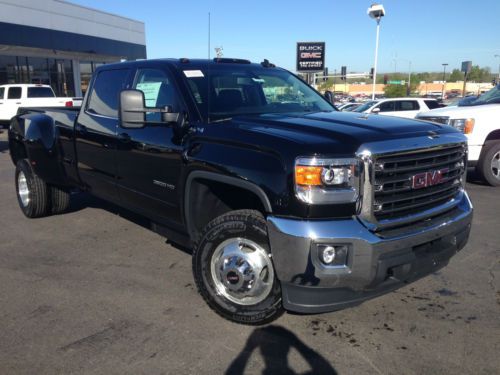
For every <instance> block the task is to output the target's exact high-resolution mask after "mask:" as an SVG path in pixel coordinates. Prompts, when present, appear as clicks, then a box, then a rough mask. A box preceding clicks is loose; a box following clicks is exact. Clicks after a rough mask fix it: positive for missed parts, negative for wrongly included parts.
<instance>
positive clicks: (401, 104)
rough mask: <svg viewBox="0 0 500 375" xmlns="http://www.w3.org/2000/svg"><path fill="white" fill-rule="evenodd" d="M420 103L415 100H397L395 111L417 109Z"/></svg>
mask: <svg viewBox="0 0 500 375" xmlns="http://www.w3.org/2000/svg"><path fill="white" fill-rule="evenodd" d="M419 109H420V105H419V104H418V102H417V101H416V100H400V101H398V102H397V105H396V111H418V110H419Z"/></svg>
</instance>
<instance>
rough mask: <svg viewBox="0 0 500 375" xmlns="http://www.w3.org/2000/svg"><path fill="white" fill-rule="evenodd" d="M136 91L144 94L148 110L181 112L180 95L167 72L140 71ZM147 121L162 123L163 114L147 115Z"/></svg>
mask: <svg viewBox="0 0 500 375" xmlns="http://www.w3.org/2000/svg"><path fill="white" fill-rule="evenodd" d="M134 89H136V90H140V91H142V92H143V93H144V101H145V105H146V107H147V108H165V107H166V106H170V107H171V109H172V112H179V111H180V103H179V95H178V94H177V90H176V88H175V86H174V84H173V82H172V79H171V78H170V77H169V75H168V74H167V72H165V71H163V70H160V69H139V70H138V71H137V76H136V79H135V83H134ZM146 120H147V121H161V113H153V112H147V113H146Z"/></svg>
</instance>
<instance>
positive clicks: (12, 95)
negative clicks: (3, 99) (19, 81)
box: [7, 87, 21, 99]
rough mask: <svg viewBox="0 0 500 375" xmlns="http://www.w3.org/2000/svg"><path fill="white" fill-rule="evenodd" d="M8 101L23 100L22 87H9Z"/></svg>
mask: <svg viewBox="0 0 500 375" xmlns="http://www.w3.org/2000/svg"><path fill="white" fill-rule="evenodd" d="M7 99H21V87H9V91H8V92H7Z"/></svg>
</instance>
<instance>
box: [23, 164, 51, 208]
mask: <svg viewBox="0 0 500 375" xmlns="http://www.w3.org/2000/svg"><path fill="white" fill-rule="evenodd" d="M16 192H17V201H18V203H19V207H20V208H21V210H22V211H23V213H24V215H25V216H26V217H29V218H35V217H41V216H45V215H47V211H48V204H49V203H48V201H49V199H48V189H47V184H46V183H45V182H44V181H43V180H42V179H40V177H38V176H37V175H36V174H35V172H34V171H33V168H31V165H30V164H29V163H28V161H27V160H26V159H21V160H19V161H18V162H17V163H16Z"/></svg>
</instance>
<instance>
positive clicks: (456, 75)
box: [448, 69, 464, 82]
mask: <svg viewBox="0 0 500 375" xmlns="http://www.w3.org/2000/svg"><path fill="white" fill-rule="evenodd" d="M463 80H464V73H463V72H461V71H460V70H458V69H453V71H452V72H451V74H450V76H449V77H448V82H457V81H463Z"/></svg>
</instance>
